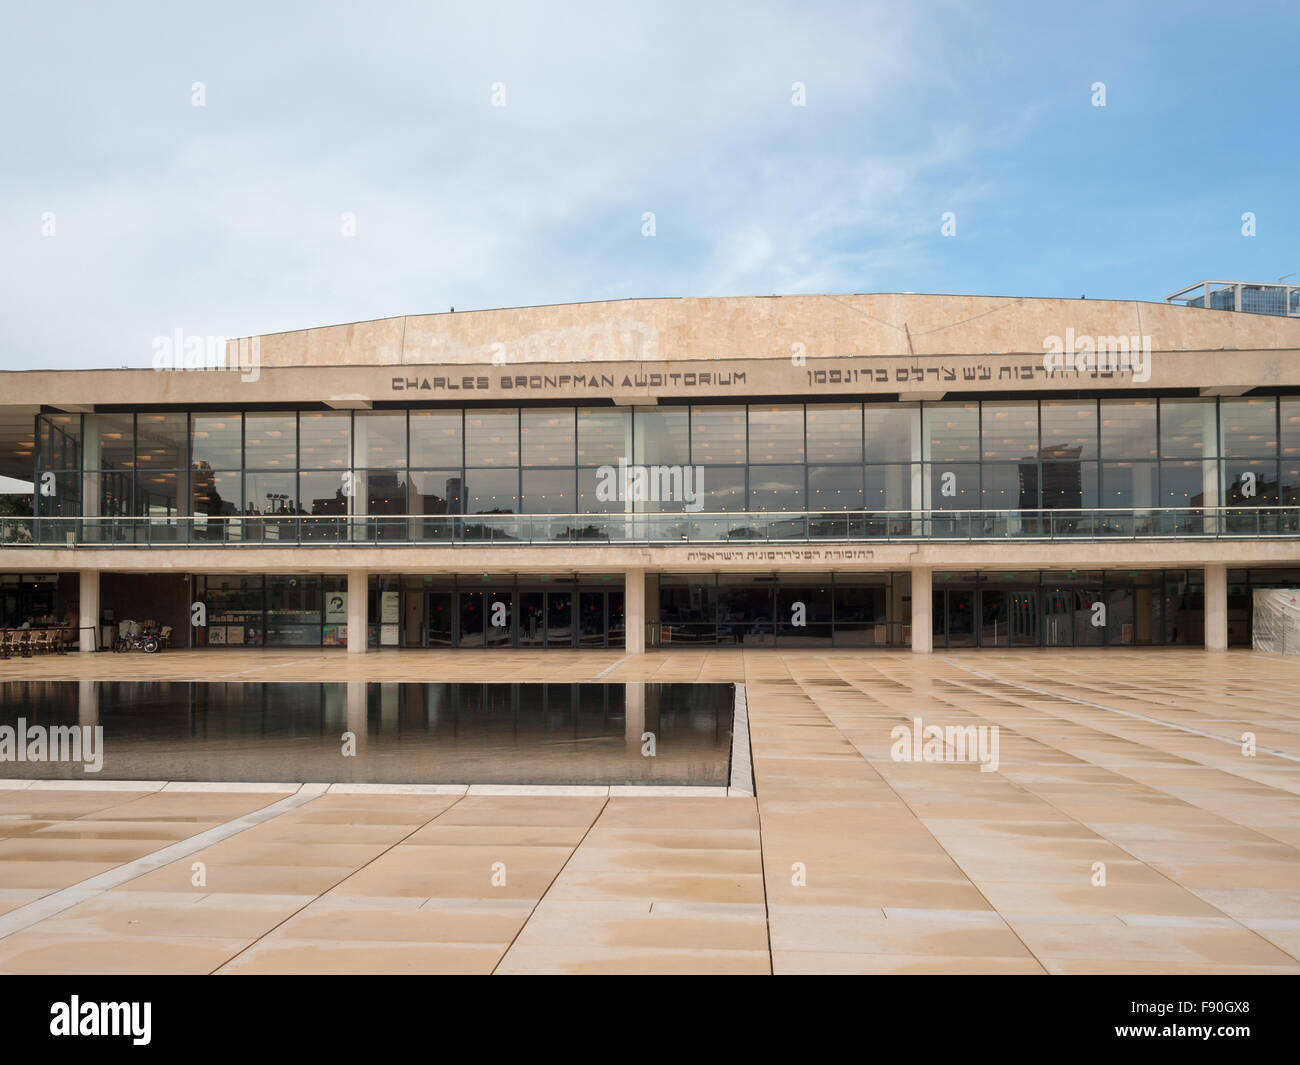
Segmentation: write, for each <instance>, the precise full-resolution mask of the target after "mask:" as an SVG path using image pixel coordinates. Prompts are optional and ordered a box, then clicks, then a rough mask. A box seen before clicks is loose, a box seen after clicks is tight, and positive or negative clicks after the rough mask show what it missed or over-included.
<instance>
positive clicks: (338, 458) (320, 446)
mask: <svg viewBox="0 0 1300 1065" xmlns="http://www.w3.org/2000/svg"><path fill="white" fill-rule="evenodd" d="M298 432H299V434H300V437H301V440H300V444H301V449H300V454H301V456H302V458H301V466H302V468H303V469H304V470H329V469H347V468H348V467H349V466H351V465H352V414H351V412H349V411H324V412H304V413H303V415H302V416H301V418H300V419H299V422H298Z"/></svg>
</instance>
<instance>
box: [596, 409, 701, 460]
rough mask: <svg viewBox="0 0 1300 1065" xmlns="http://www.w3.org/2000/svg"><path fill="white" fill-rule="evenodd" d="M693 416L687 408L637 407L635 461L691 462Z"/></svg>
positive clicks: (634, 431)
mask: <svg viewBox="0 0 1300 1065" xmlns="http://www.w3.org/2000/svg"><path fill="white" fill-rule="evenodd" d="M689 417H690V412H689V411H688V409H687V408H686V407H637V408H636V410H635V417H634V419H633V422H634V429H633V437H634V444H635V447H634V448H633V450H634V452H635V459H634V461H635V462H636V463H637V464H638V465H656V464H658V465H666V466H680V465H685V464H686V463H687V462H689V461H690V427H689ZM586 461H587V459H586V457H585V456H584V458H583V462H586Z"/></svg>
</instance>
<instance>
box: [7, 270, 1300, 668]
mask: <svg viewBox="0 0 1300 1065" xmlns="http://www.w3.org/2000/svg"><path fill="white" fill-rule="evenodd" d="M1206 299H1207V300H1208V297H1206ZM1285 310H1286V308H1284V312H1285ZM140 363H141V365H140V367H139V368H135V369H115V370H107V369H105V370H78V371H61V370H32V371H16V372H6V373H0V492H3V493H4V494H0V532H2V534H0V615H2V616H0V626H15V625H20V624H22V623H23V622H24V621H28V620H30V621H33V622H35V623H37V624H40V623H46V624H55V623H67V621H68V619H75V622H76V623H75V628H76V629H77V630H78V632H79V641H78V642H79V645H80V649H81V650H82V651H94V650H96V648H98V647H103V646H105V636H106V632H105V630H106V629H107V627H108V626H110V625H113V624H116V623H118V622H120V621H121V620H123V619H133V620H140V621H142V620H152V621H156V622H157V623H158V624H159V625H170V626H172V628H173V630H174V635H173V639H172V644H173V646H179V647H204V648H212V649H214V650H215V649H219V648H229V647H243V648H249V647H298V648H301V647H307V646H310V647H336V646H337V647H343V646H346V647H347V649H348V651H350V652H365V651H366V650H367V649H370V648H376V649H379V648H403V649H420V648H485V649H492V648H510V647H535V648H547V649H551V648H557V649H558V648H606V647H614V648H623V649H624V650H625V651H626V652H627V653H630V654H635V653H640V652H642V651H644V650H645V649H646V648H648V647H662V648H688V649H689V648H696V649H698V648H712V647H743V648H772V647H775V648H846V649H860V650H862V651H864V652H865V651H868V650H872V649H878V648H896V649H906V648H910V649H911V650H912V651H915V652H922V653H924V652H930V651H932V650H940V649H946V648H957V647H976V648H1006V647H1069V646H1097V647H1101V646H1105V647H1134V646H1138V647H1143V646H1147V647H1149V646H1162V645H1168V644H1181V645H1188V644H1190V645H1203V646H1204V647H1205V648H1207V649H1208V650H1222V649H1225V648H1227V647H1229V646H1231V645H1238V644H1240V645H1249V644H1250V642H1251V626H1252V617H1251V597H1252V593H1253V591H1254V590H1255V589H1257V588H1294V587H1297V586H1300V317H1297V316H1296V315H1292V314H1289V313H1281V314H1262V313H1247V312H1244V311H1239V310H1217V309H1211V308H1210V307H1207V306H1193V305H1176V304H1173V303H1164V304H1161V303H1143V302H1134V301H1123V302H1121V301H1106V300H1062V299H1017V298H983V297H965V296H936V295H913V294H905V295H888V294H878V295H846V296H816V295H807V296H780V297H771V298H718V299H644V300H637V299H633V300H618V301H613V302H605V303H586V304H574V305H564V306H549V307H525V308H514V309H506V310H490V311H471V312H467V313H466V312H456V313H447V314H431V315H418V316H410V317H399V318H390V319H384V320H380V321H372V322H358V323H353V324H350V325H334V326H325V327H322V328H311V329H303V330H299V331H295V332H290V333H280V334H274V335H267V336H261V337H254V338H246V339H242V340H238V341H230V342H229V343H228V344H227V343H226V342H224V341H215V340H214V341H209V340H208V339H207V338H202V337H198V338H194V337H186V336H184V335H183V334H182V333H181V332H180V331H177V334H176V335H175V336H173V337H160V338H158V339H157V340H156V341H155V343H154V346H153V360H152V364H151V363H150V360H149V355H148V354H147V352H145V351H144V350H143V347H142V355H141V359H140Z"/></svg>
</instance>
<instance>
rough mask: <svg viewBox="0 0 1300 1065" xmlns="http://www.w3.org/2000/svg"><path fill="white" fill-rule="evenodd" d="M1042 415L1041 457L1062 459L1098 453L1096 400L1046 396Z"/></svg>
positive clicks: (1093, 455) (1094, 456)
mask: <svg viewBox="0 0 1300 1065" xmlns="http://www.w3.org/2000/svg"><path fill="white" fill-rule="evenodd" d="M1040 414H1041V417H1042V423H1043V424H1042V439H1043V442H1042V454H1043V459H1044V461H1047V460H1049V459H1050V460H1059V461H1063V462H1069V461H1075V460H1085V459H1095V458H1096V457H1097V401H1096V400H1095V399H1085V400H1073V399H1046V400H1043V403H1042V408H1041V411H1040Z"/></svg>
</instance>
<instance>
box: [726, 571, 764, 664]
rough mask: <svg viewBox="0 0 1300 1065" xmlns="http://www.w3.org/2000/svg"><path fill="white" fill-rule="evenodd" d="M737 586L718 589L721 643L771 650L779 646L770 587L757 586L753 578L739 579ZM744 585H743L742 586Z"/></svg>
mask: <svg viewBox="0 0 1300 1065" xmlns="http://www.w3.org/2000/svg"><path fill="white" fill-rule="evenodd" d="M734 580H735V582H736V583H734V584H723V585H720V586H719V588H718V630H719V631H718V642H719V643H735V644H743V645H745V646H747V647H771V646H773V644H774V643H775V640H776V633H775V631H774V630H775V619H774V618H773V617H772V610H773V606H774V604H773V601H772V600H773V592H774V589H773V588H772V587H771V586H770V585H766V584H764V585H758V586H755V585H754V584H753V583H752V578H747V577H736V578H734ZM741 582H743V583H741Z"/></svg>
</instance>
